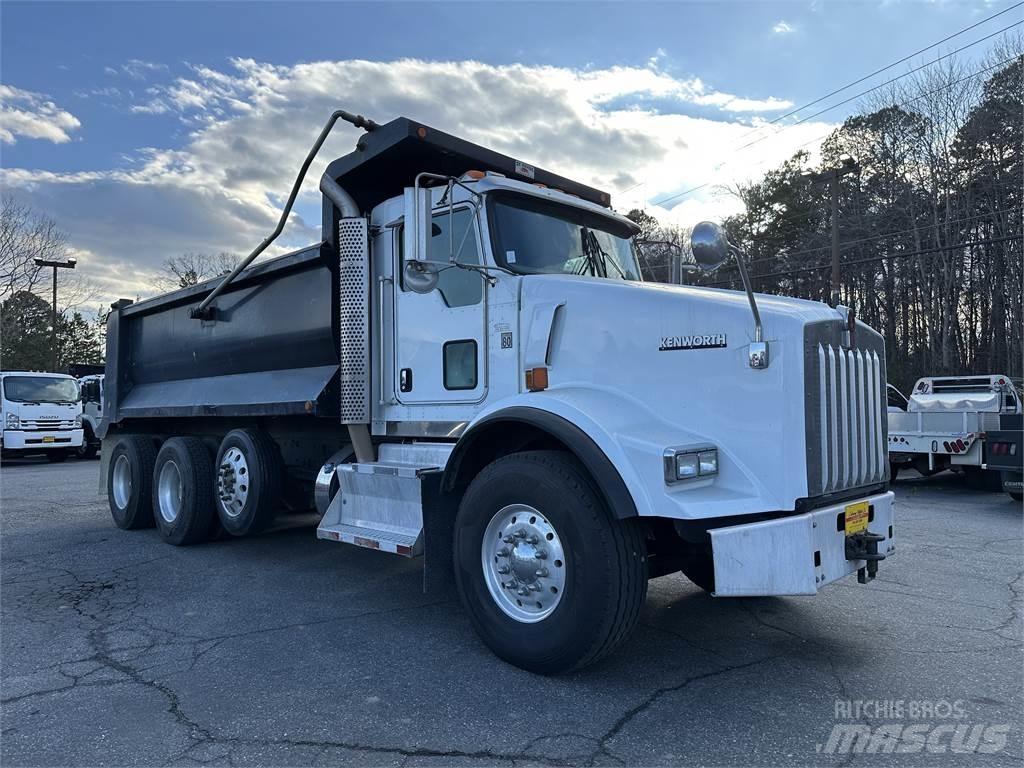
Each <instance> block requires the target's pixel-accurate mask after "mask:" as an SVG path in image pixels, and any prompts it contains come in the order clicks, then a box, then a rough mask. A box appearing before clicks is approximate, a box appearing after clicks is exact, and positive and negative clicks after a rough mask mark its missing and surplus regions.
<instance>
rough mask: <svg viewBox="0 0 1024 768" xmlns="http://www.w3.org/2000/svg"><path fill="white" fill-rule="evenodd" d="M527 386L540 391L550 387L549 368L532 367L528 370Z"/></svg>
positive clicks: (533, 390) (529, 388) (532, 390)
mask: <svg viewBox="0 0 1024 768" xmlns="http://www.w3.org/2000/svg"><path fill="white" fill-rule="evenodd" d="M526 388H527V389H528V390H530V391H531V392H540V391H541V390H542V389H547V388H548V369H547V368H530V369H529V370H528V371H527V372H526Z"/></svg>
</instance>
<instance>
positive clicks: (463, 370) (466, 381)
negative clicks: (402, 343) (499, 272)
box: [442, 275, 477, 389]
mask: <svg viewBox="0 0 1024 768" xmlns="http://www.w3.org/2000/svg"><path fill="white" fill-rule="evenodd" d="M474 277H477V276H476V275H474ZM442 354H443V355H444V388H445V389H476V380H477V376H476V341H474V340H473V339H466V340H463V341H448V342H445V345H444V352H443V353H442Z"/></svg>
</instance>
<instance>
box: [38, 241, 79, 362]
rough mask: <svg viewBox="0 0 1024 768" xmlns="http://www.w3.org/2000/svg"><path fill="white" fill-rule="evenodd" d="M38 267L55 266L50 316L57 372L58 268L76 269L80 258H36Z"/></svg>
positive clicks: (51, 337) (51, 342)
mask: <svg viewBox="0 0 1024 768" xmlns="http://www.w3.org/2000/svg"><path fill="white" fill-rule="evenodd" d="M34 261H35V263H36V266H37V267H53V307H52V314H51V316H50V345H51V346H52V347H53V366H52V370H53V372H54V373H56V372H57V270H58V269H74V268H75V265H76V264H77V263H78V259H73V258H72V259H68V260H67V261H50V260H49V259H34Z"/></svg>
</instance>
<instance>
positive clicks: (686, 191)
mask: <svg viewBox="0 0 1024 768" xmlns="http://www.w3.org/2000/svg"><path fill="white" fill-rule="evenodd" d="M1018 5H1020V3H1018ZM1015 7H1016V6H1015ZM1020 24H1024V21H1018V22H1016V23H1014V24H1011V25H1010V26H1009V27H1004V28H1003V29H1001V30H999V31H997V32H994V33H993V35H998V34H1000V33H1002V32H1005V31H1006V30H1007V29H1010V28H1012V27H1015V26H1019V25H1020ZM991 36H992V35H989V37H991ZM986 39H988V38H981V40H976V41H975V42H973V43H970V44H969V45H966V46H964V47H963V48H959V49H957V51H961V50H963V49H964V48H969V47H970V46H971V45H976V44H977V43H980V42H983V41H984V40H986ZM957 51H954V53H956V52H957ZM1017 58H1018V57H1017V56H1010V57H1009V58H1006V59H1003V60H1002V61H999V62H996V63H995V64H990V65H989V66H987V67H982V68H981V69H978V70H976V71H974V72H972V73H971V74H969V75H965V76H964V77H960V78H957V79H956V80H952V81H950V82H948V83H945V84H944V85H942V86H940V87H939V88H935V89H933V90H931V91H928V92H927V93H922V94H919V95H918V96H914V97H912V98H910V99H907V100H905V101H901V102H896V103H894V104H893V105H892V106H894V107H905V106H907V105H909V104H913V103H914V102H916V101H920V100H921V99H924V98H927V97H928V96H932V95H934V94H936V93H938V92H940V91H943V90H946V89H947V88H952V87H953V86H954V85H958V84H960V83H962V82H965V81H966V80H970V79H972V78H975V77H978V76H979V75H982V74H984V73H986V72H988V71H990V70H993V69H997V68H999V67H1001V66H1003V65H1004V64H1008V63H1009V62H1011V61H1014V60H1015V59H1017ZM939 60H940V59H936V60H935V61H933V62H929V63H928V64H925V65H922V66H931V65H933V64H935V63H936V62H938V61H939ZM921 68H922V67H918V68H917V69H915V70H911V71H910V72H907V73H906V74H904V75H901V76H900V77H906V76H907V75H911V74H913V73H914V72H916V71H918V70H919V69H921ZM898 79H900V78H899V77H897V78H894V79H893V80H890V81H887V82H886V83H882V85H879V86H876V87H875V88H871V89H868V90H867V91H863V92H861V93H859V94H857V95H856V96H851V97H850V98H849V99H847V100H846V101H843V102H840V103H839V104H834V105H832V107H829V108H828V109H826V110H822V112H817V113H815V114H814V115H811V116H810V117H808V118H804V119H803V120H800V121H798V122H796V123H791V124H790V125H787V126H785V127H784V128H782V129H781V130H779V131H777V132H775V133H771V134H768V135H767V136H762V137H761V138H760V139H757V140H755V141H752V142H749V143H747V144H744V145H743V146H741V147H739V148H737V149H734V150H732V151H731V152H732V153H733V154H735V153H736V152H741V151H743V150H744V149H749V148H750V147H752V146H754V145H755V144H758V143H760V142H761V141H765V140H767V139H769V138H772V137H775V136H778V135H780V134H781V133H782V132H783V131H785V130H786V129H788V128H792V127H794V126H797V125H799V124H800V123H802V122H805V121H806V120H809V119H811V117H816V116H817V115H820V114H822V113H823V112H827V111H829V110H831V109H833V108H835V107H837V106H841V105H842V104H845V103H847V102H849V101H852V100H853V99H856V98H859V97H861V96H863V95H865V94H867V93H870V92H871V91H873V90H877V89H878V88H882V87H884V86H885V85H888V84H889V83H891V82H894V81H895V80H898ZM835 130H836V129H833V130H832V131H829V132H828V133H826V134H825V135H823V136H821V137H819V138H817V139H811V140H810V141H806V142H804V143H802V144H797V145H796V146H795V147H794V149H802V148H803V147H807V146H809V145H811V144H816V143H818V142H819V141H822V140H824V139H827V138H828V137H829V136H831V135H832V133H834V131H835ZM733 162H735V159H733V160H726V161H725V162H724V163H720V164H719V165H718V166H717V167H716V170H717V169H718V168H722V167H724V166H726V165H729V164H731V163H733ZM714 183H715V182H713V181H706V182H704V183H703V184H698V185H696V186H694V187H690V188H688V189H684V190H683V191H682V192H675V193H673V194H671V195H668V196H667V197H663V198H661V199H660V200H655V201H653V202H652V203H651V205H655V206H658V205H664V204H665V203H668V202H671V201H672V200H676V199H678V198H680V197H684V196H686V195H689V194H692V193H694V192H698V191H700V190H702V189H705V188H707V187H710V186H712V185H713V184H714ZM635 186H639V185H635Z"/></svg>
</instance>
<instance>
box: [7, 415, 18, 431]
mask: <svg viewBox="0 0 1024 768" xmlns="http://www.w3.org/2000/svg"><path fill="white" fill-rule="evenodd" d="M20 426H21V419H19V418H18V414H16V413H8V414H7V428H8V429H17V428H18V427H20Z"/></svg>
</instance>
